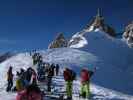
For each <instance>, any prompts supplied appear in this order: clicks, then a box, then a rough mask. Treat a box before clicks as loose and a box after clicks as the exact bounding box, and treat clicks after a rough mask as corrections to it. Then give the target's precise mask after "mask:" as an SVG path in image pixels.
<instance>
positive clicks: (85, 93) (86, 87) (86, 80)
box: [80, 68, 94, 98]
mask: <svg viewBox="0 0 133 100" xmlns="http://www.w3.org/2000/svg"><path fill="white" fill-rule="evenodd" d="M93 74H94V71H90V70H88V69H86V68H84V69H82V70H81V73H80V77H81V90H80V96H81V97H83V98H88V97H89V96H90V78H91V76H92V75H93Z"/></svg>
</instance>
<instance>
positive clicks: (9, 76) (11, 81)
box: [6, 66, 13, 92]
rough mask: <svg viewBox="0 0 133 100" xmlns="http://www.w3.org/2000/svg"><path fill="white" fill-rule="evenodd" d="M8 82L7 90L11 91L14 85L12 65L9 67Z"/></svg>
mask: <svg viewBox="0 0 133 100" xmlns="http://www.w3.org/2000/svg"><path fill="white" fill-rule="evenodd" d="M7 82H8V85H7V88H6V91H7V92H9V91H11V89H12V86H13V73H12V66H10V67H9V70H8V72H7Z"/></svg>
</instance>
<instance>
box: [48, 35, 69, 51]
mask: <svg viewBox="0 0 133 100" xmlns="http://www.w3.org/2000/svg"><path fill="white" fill-rule="evenodd" d="M62 47H67V40H66V39H65V37H64V35H63V33H60V34H59V35H58V36H57V38H56V39H55V40H54V41H53V42H52V43H51V44H50V45H49V47H48V48H49V49H52V48H62Z"/></svg>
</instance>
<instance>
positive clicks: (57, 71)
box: [55, 64, 60, 76]
mask: <svg viewBox="0 0 133 100" xmlns="http://www.w3.org/2000/svg"><path fill="white" fill-rule="evenodd" d="M59 68H60V66H59V65H58V64H56V66H55V70H56V76H58V74H59Z"/></svg>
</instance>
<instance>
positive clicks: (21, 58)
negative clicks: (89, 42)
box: [0, 48, 133, 100]
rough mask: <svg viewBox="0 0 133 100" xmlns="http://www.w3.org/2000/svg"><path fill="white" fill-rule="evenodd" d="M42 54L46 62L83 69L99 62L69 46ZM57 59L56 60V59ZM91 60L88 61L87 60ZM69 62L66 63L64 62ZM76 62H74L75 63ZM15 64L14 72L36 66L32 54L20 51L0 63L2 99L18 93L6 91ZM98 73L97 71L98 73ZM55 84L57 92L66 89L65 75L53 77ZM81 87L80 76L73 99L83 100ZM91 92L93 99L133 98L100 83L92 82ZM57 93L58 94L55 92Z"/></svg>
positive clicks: (11, 98)
mask: <svg viewBox="0 0 133 100" xmlns="http://www.w3.org/2000/svg"><path fill="white" fill-rule="evenodd" d="M39 52H40V53H41V54H42V56H43V60H44V61H45V62H50V63H54V62H55V63H59V64H60V65H62V68H63V67H64V66H66V65H71V64H72V65H71V67H72V68H73V69H75V70H78V68H79V69H81V66H82V65H84V66H85V65H86V66H87V65H88V64H94V63H97V60H98V59H97V57H95V56H94V55H92V54H90V53H87V52H83V51H79V50H75V49H69V48H68V49H67V48H62V49H53V50H48V51H39ZM62 55H64V56H62ZM84 57H85V59H78V58H84ZM55 59H56V60H55ZM87 60H88V61H89V62H88V63H87V62H86V61H87ZM66 61H68V62H67V63H65V64H64V66H63V62H66ZM73 62H74V63H73ZM10 65H12V66H13V71H14V74H15V72H16V71H17V70H19V69H20V68H25V69H26V68H28V67H35V66H33V64H32V57H31V56H30V54H29V53H20V54H18V55H15V56H13V57H11V58H9V59H8V60H6V61H5V62H3V63H2V64H0V66H1V67H0V100H15V96H16V93H11V92H10V93H7V92H5V86H6V72H7V70H8V68H9V66H10ZM73 65H76V66H77V65H80V67H76V68H75V66H73ZM96 75H97V73H96ZM53 84H54V88H55V89H54V90H55V91H56V92H55V93H61V92H63V91H65V87H64V86H65V85H64V84H65V82H64V79H63V76H62V75H60V76H57V77H54V78H53ZM79 87H80V81H79V78H77V80H76V81H74V85H73V100H82V99H81V98H79V96H78V95H79V89H80V88H79ZM91 92H92V100H133V97H132V96H130V95H125V94H123V93H120V92H116V91H113V90H111V89H107V88H103V87H101V86H99V85H95V84H91ZM53 95H56V94H53ZM45 100H53V99H50V97H45Z"/></svg>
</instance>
